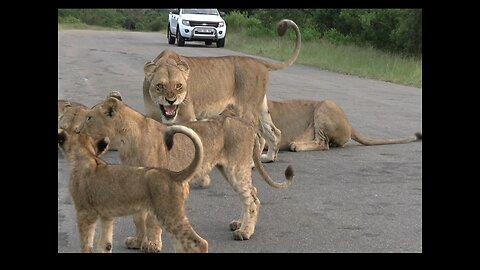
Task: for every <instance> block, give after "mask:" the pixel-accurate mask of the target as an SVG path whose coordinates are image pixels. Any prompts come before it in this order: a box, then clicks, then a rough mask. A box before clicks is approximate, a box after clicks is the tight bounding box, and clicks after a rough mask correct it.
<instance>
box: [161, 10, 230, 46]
mask: <svg viewBox="0 0 480 270" xmlns="http://www.w3.org/2000/svg"><path fill="white" fill-rule="evenodd" d="M223 16H225V13H224V12H219V11H218V10H217V9H216V8H209V9H205V8H203V9H202V8H177V9H173V10H172V11H171V12H170V13H169V15H168V28H167V39H168V44H174V43H175V40H176V41H177V45H178V46H185V41H205V45H212V42H215V43H217V47H218V48H221V47H224V46H225V34H226V32H227V25H226V24H225V21H224V20H223V18H222V17H223Z"/></svg>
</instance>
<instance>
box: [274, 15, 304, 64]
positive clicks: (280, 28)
mask: <svg viewBox="0 0 480 270" xmlns="http://www.w3.org/2000/svg"><path fill="white" fill-rule="evenodd" d="M288 26H291V27H292V28H293V30H294V31H295V36H296V37H297V40H296V42H295V49H294V50H293V54H292V56H291V57H290V58H289V59H287V60H285V61H283V62H280V63H270V62H266V61H265V64H266V65H267V66H268V69H269V70H279V69H282V68H286V67H288V66H290V65H291V64H293V62H295V60H297V58H298V55H299V54H300V47H301V44H302V37H301V35H300V29H298V26H297V24H296V23H295V22H293V21H292V20H288V19H283V20H281V21H279V22H278V24H277V33H278V35H279V36H283V35H284V34H285V33H286V32H287V28H288Z"/></svg>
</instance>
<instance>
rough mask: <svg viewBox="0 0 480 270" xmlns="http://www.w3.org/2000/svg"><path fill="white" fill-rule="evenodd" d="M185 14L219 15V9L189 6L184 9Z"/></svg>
mask: <svg viewBox="0 0 480 270" xmlns="http://www.w3.org/2000/svg"><path fill="white" fill-rule="evenodd" d="M182 12H183V14H206V15H218V11H217V9H215V8H210V9H208V8H203V9H202V8H187V9H183V10H182Z"/></svg>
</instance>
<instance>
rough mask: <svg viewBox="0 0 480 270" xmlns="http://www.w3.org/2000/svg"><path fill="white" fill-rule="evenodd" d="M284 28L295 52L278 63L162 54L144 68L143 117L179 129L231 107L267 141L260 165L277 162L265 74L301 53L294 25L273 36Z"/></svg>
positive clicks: (285, 25)
mask: <svg viewBox="0 0 480 270" xmlns="http://www.w3.org/2000/svg"><path fill="white" fill-rule="evenodd" d="M288 26H290V27H292V28H293V30H294V31H295V34H296V44H295V49H294V51H293V54H292V56H291V57H290V58H289V59H287V60H285V61H283V62H280V63H271V62H268V61H265V60H261V59H256V58H252V57H246V56H221V57H187V56H181V55H178V54H177V53H175V52H174V51H172V50H169V49H166V50H164V51H163V52H161V53H160V54H159V55H158V56H157V58H155V59H154V60H153V61H152V62H147V63H146V64H145V66H144V72H145V79H144V81H143V98H144V104H145V110H146V115H147V116H149V117H152V118H154V119H155V120H157V121H160V122H162V123H182V122H185V121H194V120H196V119H203V118H208V117H211V116H215V115H218V114H220V113H221V112H222V111H223V110H224V109H225V108H226V107H227V106H228V105H234V108H235V110H236V111H237V112H236V113H237V115H238V116H239V117H242V118H244V119H246V120H247V121H249V122H252V123H253V124H254V125H255V126H259V132H260V134H261V135H262V137H264V138H265V139H266V140H267V144H268V153H267V154H266V155H262V161H263V162H272V161H274V160H276V156H277V153H278V144H279V143H280V136H281V133H280V130H278V129H277V128H276V127H275V125H274V123H273V122H272V119H271V117H270V115H269V113H268V107H267V98H266V91H267V89H266V87H267V83H268V72H269V71H270V70H279V69H283V68H286V67H288V66H290V65H291V64H292V63H293V62H295V60H296V59H297V57H298V54H299V52H300V45H301V37H300V30H299V29H298V26H297V25H296V24H295V23H294V22H293V21H291V20H286V19H284V20H281V21H280V22H279V23H278V25H277V32H278V34H279V35H280V36H282V35H284V34H285V32H286V30H287V29H288Z"/></svg>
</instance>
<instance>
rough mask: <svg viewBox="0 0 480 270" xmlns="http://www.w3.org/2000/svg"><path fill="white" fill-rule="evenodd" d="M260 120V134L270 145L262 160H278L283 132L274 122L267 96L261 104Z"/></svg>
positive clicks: (265, 161)
mask: <svg viewBox="0 0 480 270" xmlns="http://www.w3.org/2000/svg"><path fill="white" fill-rule="evenodd" d="M259 121H260V123H259V124H260V127H259V131H260V134H261V136H262V137H263V138H264V139H265V141H266V144H267V145H268V149H267V154H262V162H264V163H267V162H273V161H275V160H277V155H278V151H279V150H280V140H281V136H282V132H281V131H280V130H279V129H278V128H277V127H276V126H275V124H274V123H273V120H272V117H271V116H270V112H269V111H268V106H267V97H266V96H265V97H264V99H263V102H262V104H261V108H260V115H259Z"/></svg>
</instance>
